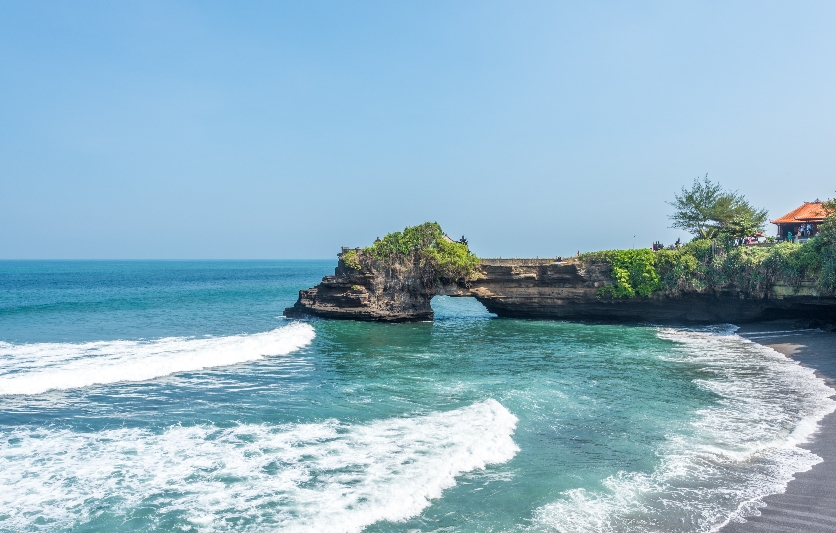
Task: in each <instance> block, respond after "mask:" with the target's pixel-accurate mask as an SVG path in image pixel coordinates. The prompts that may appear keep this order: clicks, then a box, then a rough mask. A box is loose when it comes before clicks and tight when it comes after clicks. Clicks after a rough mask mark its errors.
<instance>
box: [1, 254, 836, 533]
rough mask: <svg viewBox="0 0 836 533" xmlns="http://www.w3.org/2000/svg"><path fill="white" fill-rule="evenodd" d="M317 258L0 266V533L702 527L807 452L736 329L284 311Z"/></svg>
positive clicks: (800, 430)
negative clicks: (386, 320)
mask: <svg viewBox="0 0 836 533" xmlns="http://www.w3.org/2000/svg"><path fill="white" fill-rule="evenodd" d="M333 267H334V264H333V262H330V261H274V262H255V261H253V262H162V261H160V262H0V531H67V530H70V531H90V532H93V531H96V532H98V531H335V532H336V531H368V532H384V531H474V532H475V531H563V532H570V531H571V532H574V531H711V530H716V529H717V528H718V527H720V526H721V525H722V524H724V523H726V522H727V521H728V520H739V519H742V518H744V517H745V516H747V515H750V514H752V513H754V512H757V508H758V507H759V498H760V497H762V496H763V495H765V494H769V493H774V492H780V491H782V490H783V488H784V486H785V485H786V483H787V482H788V480H789V479H790V477H791V476H792V474H793V473H795V472H798V471H801V470H805V469H808V468H810V467H811V466H812V465H814V464H816V463H817V462H818V461H820V459H819V458H818V457H816V456H815V455H813V454H812V453H810V452H808V451H806V450H804V449H802V448H800V447H799V446H798V444H801V443H803V442H805V441H806V439H807V438H809V436H810V434H811V433H812V432H813V431H814V430H815V428H816V424H817V423H818V421H819V420H820V419H821V418H822V417H823V416H824V415H825V414H826V413H828V412H830V411H832V410H833V409H834V402H833V401H832V400H831V399H830V398H829V396H830V394H831V393H832V392H833V391H832V390H831V389H829V388H828V387H826V386H825V384H824V383H823V382H822V381H821V380H820V379H819V378H817V377H815V375H814V374H813V373H812V372H811V371H809V370H807V369H805V368H802V367H800V366H799V365H797V364H795V363H794V362H792V361H790V360H788V359H786V358H784V357H782V356H780V355H778V354H776V353H775V352H773V351H771V350H769V349H767V348H763V347H760V346H758V345H755V344H752V343H750V342H748V341H746V340H744V339H741V338H740V337H738V336H737V335H735V334H734V327H733V326H730V325H718V326H716V327H712V328H703V329H698V330H684V329H671V328H659V327H653V326H644V327H640V326H607V325H584V324H575V323H565V322H548V321H528V320H506V319H498V318H496V317H493V316H492V315H490V314H488V313H487V312H486V311H485V310H484V308H483V307H482V306H481V305H480V304H479V303H478V302H475V301H474V300H471V299H453V298H443V297H439V298H436V299H435V300H434V301H433V307H434V309H435V311H436V320H435V321H434V322H433V323H417V324H369V323H356V322H336V321H325V320H310V321H290V320H287V319H284V318H283V317H282V311H283V309H284V308H285V307H286V306H289V305H291V304H292V303H293V302H294V301H295V298H296V294H297V291H298V290H299V289H301V288H307V287H310V286H312V285H314V284H316V283H317V282H318V281H319V279H320V278H321V277H322V276H323V275H327V274H330V273H332V272H333Z"/></svg>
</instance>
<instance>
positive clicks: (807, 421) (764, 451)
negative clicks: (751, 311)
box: [536, 326, 836, 533]
mask: <svg viewBox="0 0 836 533" xmlns="http://www.w3.org/2000/svg"><path fill="white" fill-rule="evenodd" d="M735 329H736V328H734V327H733V326H731V327H717V328H707V329H706V330H702V331H689V330H676V329H660V330H659V332H658V336H659V337H661V338H663V339H668V340H671V341H674V342H675V343H676V346H675V348H674V349H673V350H672V351H671V353H670V354H669V356H667V357H665V359H667V360H669V361H673V362H679V363H683V364H688V365H697V366H698V367H700V368H701V369H702V370H703V371H704V372H705V373H707V374H708V375H709V376H710V377H707V378H704V379H699V380H696V381H695V383H696V384H697V385H698V386H700V387H701V388H703V389H704V390H706V391H709V392H711V393H713V394H716V395H717V398H718V401H717V402H716V403H715V404H714V405H713V406H712V407H709V408H706V409H702V410H700V411H698V412H697V413H696V415H697V416H696V418H695V420H694V422H693V424H692V428H691V431H687V432H682V434H673V435H669V436H668V438H667V442H666V443H665V445H664V446H662V448H661V449H660V450H659V452H658V453H659V456H660V462H659V466H658V467H657V468H656V469H655V470H654V471H653V472H651V473H649V474H645V473H640V472H620V473H619V474H618V475H615V476H611V477H609V478H607V479H606V480H604V482H603V485H604V489H603V490H597V491H594V490H584V489H575V490H570V491H567V492H565V493H564V494H563V495H562V496H563V497H562V498H561V499H559V500H558V501H555V502H553V503H551V504H548V505H546V506H543V507H541V508H540V509H538V510H537V512H536V522H537V525H538V527H543V526H545V527H546V528H548V529H552V528H553V529H556V530H559V531H573V532H579V533H582V532H587V531H589V532H591V531H595V532H611V531H612V532H615V531H619V532H630V531H642V532H646V531H694V532H708V531H717V530H719V529H720V528H721V527H722V526H724V525H725V524H727V523H728V522H729V521H743V520H745V517H746V516H751V515H752V514H756V513H758V512H759V511H758V509H759V507H762V506H763V503H762V502H761V498H763V496H766V495H768V494H775V493H780V492H783V491H784V490H786V486H787V484H788V483H789V482H790V481H791V480H792V479H793V475H794V474H796V473H798V472H803V471H806V470H809V469H810V468H812V467H813V466H814V465H815V464H817V463H819V462H821V458H820V457H818V456H817V455H815V454H813V453H812V452H810V451H808V450H806V449H804V448H801V447H800V446H799V445H800V444H803V443H805V442H807V441H808V440H809V439H810V437H811V436H812V435H813V434H814V433H815V432H816V431H817V429H818V423H819V422H820V421H821V419H822V418H824V416H825V415H827V414H829V413H831V412H833V411H834V410H836V402H834V401H833V400H832V399H831V395H833V393H834V391H833V389H831V388H830V387H828V386H827V385H826V384H825V382H824V380H822V379H821V378H819V377H817V376H816V375H815V373H814V371H813V370H812V369H810V368H806V367H803V366H801V365H800V364H798V363H797V362H796V361H793V360H791V359H789V358H787V357H784V356H783V355H781V354H779V353H777V352H775V351H774V350H772V349H770V348H768V347H765V346H761V345H758V344H754V343H752V342H751V341H748V340H745V339H742V338H741V337H739V336H738V335H735V334H734V333H733V332H734V330H735Z"/></svg>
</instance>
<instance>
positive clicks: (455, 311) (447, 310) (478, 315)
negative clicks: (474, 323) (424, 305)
mask: <svg viewBox="0 0 836 533" xmlns="http://www.w3.org/2000/svg"><path fill="white" fill-rule="evenodd" d="M430 305H431V306H432V308H433V313H434V314H435V320H446V319H486V318H496V315H495V314H493V313H490V312H488V310H487V308H485V306H484V305H482V304H481V303H480V302H479V300H477V299H476V298H474V297H472V296H445V295H440V294H439V295H437V296H433V299H432V300H430Z"/></svg>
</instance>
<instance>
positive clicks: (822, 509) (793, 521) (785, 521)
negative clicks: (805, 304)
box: [719, 320, 836, 533]
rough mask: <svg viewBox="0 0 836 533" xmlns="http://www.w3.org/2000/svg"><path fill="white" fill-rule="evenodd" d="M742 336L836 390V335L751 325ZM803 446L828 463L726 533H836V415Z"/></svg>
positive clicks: (788, 325)
mask: <svg viewBox="0 0 836 533" xmlns="http://www.w3.org/2000/svg"><path fill="white" fill-rule="evenodd" d="M736 333H737V334H738V335H740V336H741V337H743V338H745V339H748V340H751V341H752V342H756V343H758V344H761V345H763V346H768V347H769V348H772V349H773V350H775V351H776V352H778V353H781V354H783V355H785V356H787V357H789V358H791V359H793V360H795V361H798V362H799V363H801V364H802V365H804V366H806V367H809V368H812V369H814V370H815V371H816V375H817V376H819V377H821V378H822V379H824V381H825V383H826V384H827V385H828V386H830V387H831V388H833V389H836V333H828V332H824V331H822V330H817V329H812V328H808V329H801V328H798V327H797V326H796V325H795V322H794V321H793V320H775V321H769V322H755V323H751V324H745V325H743V326H741V327H740V328H739V329H738V330H737V332H736ZM834 395H836V390H834ZM801 447H802V448H805V449H807V450H810V451H811V452H813V453H814V454H816V455H818V456H819V457H821V458H822V459H823V461H822V462H821V463H819V464H817V465H815V466H813V468H812V469H810V470H808V471H806V472H799V473H797V474H795V475H794V479H793V480H792V481H790V482H789V484H788V485H787V488H786V490H785V491H784V492H782V493H779V494H771V495H769V496H765V497H764V498H762V499H761V501H762V502H763V503H764V504H765V506H764V507H761V508H760V515H758V516H750V517H747V518H746V522H742V523H741V522H731V523H729V524H727V525H725V526H724V527H722V528H721V529H720V530H719V531H720V532H722V533H760V532H770V533H776V532H797V531H805V532H810V533H817V532H832V531H836V412H834V413H830V414H828V415H827V416H825V417H824V418H823V419H822V420H821V422H820V423H819V428H818V430H817V431H816V433H815V434H814V436H813V437H812V438H811V439H810V442H808V443H806V444H802V445H801Z"/></svg>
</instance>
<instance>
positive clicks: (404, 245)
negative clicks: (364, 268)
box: [358, 222, 479, 280]
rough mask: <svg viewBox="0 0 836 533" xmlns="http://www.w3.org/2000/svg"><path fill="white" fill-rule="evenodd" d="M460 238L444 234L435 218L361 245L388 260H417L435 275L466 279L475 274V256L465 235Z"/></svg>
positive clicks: (367, 252) (370, 253)
mask: <svg viewBox="0 0 836 533" xmlns="http://www.w3.org/2000/svg"><path fill="white" fill-rule="evenodd" d="M462 241H464V242H461V241H460V242H454V241H452V240H451V239H448V238H445V233H444V231H443V230H442V229H441V226H440V225H439V224H438V223H437V222H425V223H423V224H419V225H418V226H411V227H408V228H405V229H404V230H403V231H395V232H393V233H389V234H387V235H386V236H385V237H383V239H380V240H378V241H376V242H375V243H374V244H372V245H371V246H368V247H366V248H363V250H362V254H363V255H364V256H367V257H372V258H374V259H375V260H377V261H386V262H390V263H414V262H415V261H418V262H419V263H420V264H421V266H422V267H423V268H426V269H427V270H429V271H430V272H432V273H433V275H434V276H435V277H437V278H446V279H454V280H455V279H463V280H468V279H472V278H473V277H474V276H475V275H476V274H477V269H478V266H479V258H478V257H476V256H475V255H474V254H473V253H472V252H471V251H470V248H468V245H467V239H465V238H464V237H462ZM358 266H359V263H358Z"/></svg>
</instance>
